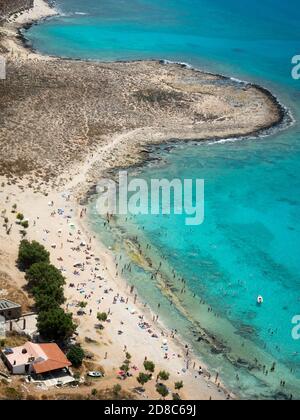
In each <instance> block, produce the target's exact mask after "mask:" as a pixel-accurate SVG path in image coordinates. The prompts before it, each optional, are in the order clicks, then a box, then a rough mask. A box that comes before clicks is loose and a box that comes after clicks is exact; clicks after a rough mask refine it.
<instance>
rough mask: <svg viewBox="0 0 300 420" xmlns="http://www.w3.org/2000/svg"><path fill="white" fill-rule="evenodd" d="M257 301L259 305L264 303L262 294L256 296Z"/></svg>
mask: <svg viewBox="0 0 300 420" xmlns="http://www.w3.org/2000/svg"><path fill="white" fill-rule="evenodd" d="M257 303H258V304H259V305H262V304H263V303H264V298H263V297H262V296H258V298H257Z"/></svg>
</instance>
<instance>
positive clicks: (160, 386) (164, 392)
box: [156, 384, 169, 399]
mask: <svg viewBox="0 0 300 420" xmlns="http://www.w3.org/2000/svg"><path fill="white" fill-rule="evenodd" d="M156 391H157V392H158V393H159V395H161V396H162V397H163V398H164V399H165V398H166V397H167V396H168V395H169V390H168V388H167V387H166V385H164V384H157V385H156Z"/></svg>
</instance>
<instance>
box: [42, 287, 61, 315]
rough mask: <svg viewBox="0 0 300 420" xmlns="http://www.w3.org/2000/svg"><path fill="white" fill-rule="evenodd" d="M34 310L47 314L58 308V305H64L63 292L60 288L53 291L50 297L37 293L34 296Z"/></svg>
mask: <svg viewBox="0 0 300 420" xmlns="http://www.w3.org/2000/svg"><path fill="white" fill-rule="evenodd" d="M34 300H35V308H36V310H37V312H38V313H40V312H48V311H51V310H52V309H54V308H59V305H60V304H62V303H64V301H65V297H64V291H63V289H62V288H60V289H54V291H53V294H52V295H50V296H49V295H47V294H45V293H44V290H43V293H37V292H36V294H35V295H34Z"/></svg>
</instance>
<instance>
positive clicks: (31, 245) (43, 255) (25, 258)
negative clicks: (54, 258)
mask: <svg viewBox="0 0 300 420" xmlns="http://www.w3.org/2000/svg"><path fill="white" fill-rule="evenodd" d="M49 261H50V260H49V252H48V251H47V250H46V249H45V248H44V246H43V245H41V244H39V243H38V242H36V241H32V242H29V241H27V240H26V239H24V240H22V241H21V243H20V246H19V255H18V260H17V264H18V266H19V268H20V269H21V270H24V271H26V270H28V269H29V268H30V267H31V266H32V265H33V264H35V263H39V262H46V263H49Z"/></svg>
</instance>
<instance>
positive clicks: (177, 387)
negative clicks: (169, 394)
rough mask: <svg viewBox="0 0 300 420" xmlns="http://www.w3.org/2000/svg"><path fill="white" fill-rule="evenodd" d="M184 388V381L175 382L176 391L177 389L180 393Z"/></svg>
mask: <svg viewBox="0 0 300 420" xmlns="http://www.w3.org/2000/svg"><path fill="white" fill-rule="evenodd" d="M182 388H183V382H182V381H180V382H175V389H176V390H177V391H180V390H181V389H182Z"/></svg>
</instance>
